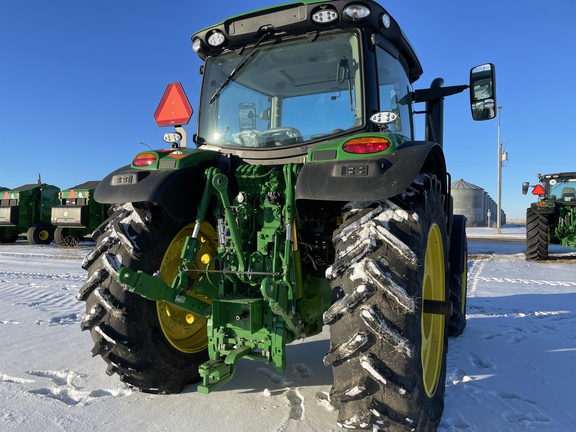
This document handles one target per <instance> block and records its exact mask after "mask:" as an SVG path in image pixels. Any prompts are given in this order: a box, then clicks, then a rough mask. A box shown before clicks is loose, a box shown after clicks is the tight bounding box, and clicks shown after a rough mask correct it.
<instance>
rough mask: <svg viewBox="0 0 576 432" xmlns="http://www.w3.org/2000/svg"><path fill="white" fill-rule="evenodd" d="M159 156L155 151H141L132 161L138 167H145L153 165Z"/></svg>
mask: <svg viewBox="0 0 576 432" xmlns="http://www.w3.org/2000/svg"><path fill="white" fill-rule="evenodd" d="M156 159H157V156H156V155H155V154H154V153H140V154H139V155H137V156H136V157H135V158H134V160H133V161H132V165H134V166H137V167H145V166H148V165H152V164H153V163H154V162H156Z"/></svg>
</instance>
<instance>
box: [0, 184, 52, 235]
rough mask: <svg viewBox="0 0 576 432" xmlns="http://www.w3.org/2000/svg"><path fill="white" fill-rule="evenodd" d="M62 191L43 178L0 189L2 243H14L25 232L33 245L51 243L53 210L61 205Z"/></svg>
mask: <svg viewBox="0 0 576 432" xmlns="http://www.w3.org/2000/svg"><path fill="white" fill-rule="evenodd" d="M59 192H60V189H59V188H57V187H56V186H52V185H49V184H46V183H42V182H41V181H40V180H38V182H37V183H33V184H26V185H23V186H20V187H18V188H16V189H12V190H5V191H3V192H0V197H2V199H1V200H0V243H14V242H15V241H16V240H17V239H18V237H19V236H20V234H23V233H26V236H27V238H28V242H29V243H30V244H50V243H52V240H54V226H53V225H52V224H51V222H50V211H51V209H52V207H54V206H55V205H58V204H59V200H58V193H59Z"/></svg>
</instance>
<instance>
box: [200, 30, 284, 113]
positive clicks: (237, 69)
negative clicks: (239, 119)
mask: <svg viewBox="0 0 576 432" xmlns="http://www.w3.org/2000/svg"><path fill="white" fill-rule="evenodd" d="M266 30H267V31H266V33H264V34H263V35H262V37H261V38H260V39H258V42H256V45H254V46H253V47H252V48H251V49H250V51H248V53H246V55H245V56H244V58H243V59H242V60H240V63H238V65H237V66H236V67H235V68H234V69H232V72H230V74H229V75H228V76H227V77H226V79H225V80H224V82H223V83H222V84H221V85H220V87H218V88H217V89H216V91H215V92H214V94H213V95H212V97H211V98H210V102H209V103H210V104H211V103H212V102H214V101H215V100H216V98H217V97H218V95H219V94H220V92H221V91H222V90H223V89H224V87H226V86H227V85H228V83H229V82H230V81H232V78H234V77H235V76H236V74H237V73H238V72H240V69H242V68H243V67H244V65H245V64H246V63H248V61H249V60H250V59H251V58H252V57H254V55H256V53H257V52H258V51H260V50H257V49H256V48H258V46H259V45H260V44H261V43H262V41H263V40H264V38H265V37H266V36H268V35H270V34H273V33H274V32H275V31H276V30H275V29H274V28H273V27H272V28H269V29H266Z"/></svg>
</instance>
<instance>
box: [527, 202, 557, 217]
mask: <svg viewBox="0 0 576 432" xmlns="http://www.w3.org/2000/svg"><path fill="white" fill-rule="evenodd" d="M530 208H531V209H532V211H533V212H534V213H538V214H543V215H553V214H555V213H556V206H554V205H551V206H540V205H538V203H532V204H530Z"/></svg>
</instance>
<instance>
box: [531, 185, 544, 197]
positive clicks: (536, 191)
mask: <svg viewBox="0 0 576 432" xmlns="http://www.w3.org/2000/svg"><path fill="white" fill-rule="evenodd" d="M532 195H546V191H545V190H544V188H543V187H542V185H536V186H534V189H532Z"/></svg>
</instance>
